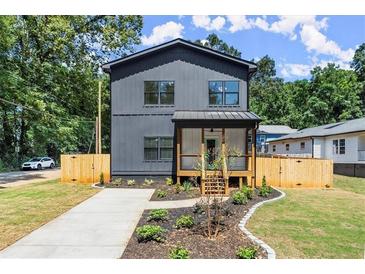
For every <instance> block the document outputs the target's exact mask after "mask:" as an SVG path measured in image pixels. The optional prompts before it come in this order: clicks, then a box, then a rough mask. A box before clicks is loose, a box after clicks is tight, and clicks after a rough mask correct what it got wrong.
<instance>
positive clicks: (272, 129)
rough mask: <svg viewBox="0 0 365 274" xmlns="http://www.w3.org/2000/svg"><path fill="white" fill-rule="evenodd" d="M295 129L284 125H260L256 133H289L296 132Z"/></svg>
mask: <svg viewBox="0 0 365 274" xmlns="http://www.w3.org/2000/svg"><path fill="white" fill-rule="evenodd" d="M296 131H297V129H294V128H291V127H289V126H285V125H260V126H259V128H258V130H257V133H258V134H260V133H264V134H265V133H266V134H289V133H293V132H296Z"/></svg>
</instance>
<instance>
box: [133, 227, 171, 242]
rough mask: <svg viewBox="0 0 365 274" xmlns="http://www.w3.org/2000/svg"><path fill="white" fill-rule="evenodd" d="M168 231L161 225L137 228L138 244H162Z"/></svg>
mask: <svg viewBox="0 0 365 274" xmlns="http://www.w3.org/2000/svg"><path fill="white" fill-rule="evenodd" d="M166 231H167V230H166V229H163V228H162V227H160V226H159V225H143V226H140V227H137V229H136V233H137V238H138V242H148V241H156V242H162V241H163V240H164V234H165V232H166Z"/></svg>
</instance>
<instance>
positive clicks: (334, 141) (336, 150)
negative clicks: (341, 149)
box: [332, 140, 338, 154]
mask: <svg viewBox="0 0 365 274" xmlns="http://www.w3.org/2000/svg"><path fill="white" fill-rule="evenodd" d="M332 146H333V154H338V140H333V141H332Z"/></svg>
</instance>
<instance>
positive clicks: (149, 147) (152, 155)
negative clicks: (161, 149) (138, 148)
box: [144, 137, 158, 161]
mask: <svg viewBox="0 0 365 274" xmlns="http://www.w3.org/2000/svg"><path fill="white" fill-rule="evenodd" d="M144 159H145V160H147V161H154V160H158V138H157V137H145V138H144Z"/></svg>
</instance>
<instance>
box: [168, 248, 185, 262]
mask: <svg viewBox="0 0 365 274" xmlns="http://www.w3.org/2000/svg"><path fill="white" fill-rule="evenodd" d="M169 258H170V259H189V250H187V249H186V248H183V247H175V248H173V249H171V250H170V253H169Z"/></svg>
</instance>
